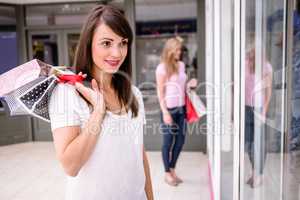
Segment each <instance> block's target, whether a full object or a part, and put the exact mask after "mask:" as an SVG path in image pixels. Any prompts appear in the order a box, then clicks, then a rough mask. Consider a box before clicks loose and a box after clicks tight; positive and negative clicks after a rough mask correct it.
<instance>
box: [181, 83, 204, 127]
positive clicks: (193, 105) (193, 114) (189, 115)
mask: <svg viewBox="0 0 300 200" xmlns="http://www.w3.org/2000/svg"><path fill="white" fill-rule="evenodd" d="M185 105H186V119H187V122H188V123H193V122H197V121H198V120H199V119H200V118H201V117H202V116H204V115H205V114H206V107H205V105H204V103H203V102H202V101H201V99H200V97H199V96H198V95H197V94H196V92H195V91H194V90H189V89H188V90H187V92H186V96H185Z"/></svg>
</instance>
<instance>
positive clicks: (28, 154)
mask: <svg viewBox="0 0 300 200" xmlns="http://www.w3.org/2000/svg"><path fill="white" fill-rule="evenodd" d="M148 157H149V161H150V165H151V166H150V167H151V174H152V181H153V187H154V193H155V194H154V195H155V199H157V200H200V199H201V200H209V199H210V198H209V191H208V177H207V162H208V161H207V157H206V156H205V155H203V154H202V153H200V152H183V153H182V155H181V157H180V159H179V162H178V166H177V168H178V174H179V175H180V176H181V177H182V179H183V180H184V183H183V184H181V185H179V186H177V187H171V186H168V185H167V184H165V183H164V182H163V166H162V161H161V156H160V152H148ZM64 180H65V179H64V174H63V171H62V169H61V168H60V166H59V163H58V162H57V160H56V158H55V154H54V147H53V143H51V142H34V143H32V142H31V143H22V144H16V145H8V146H2V147H0V200H50V199H51V200H63V199H64V188H65V182H64Z"/></svg>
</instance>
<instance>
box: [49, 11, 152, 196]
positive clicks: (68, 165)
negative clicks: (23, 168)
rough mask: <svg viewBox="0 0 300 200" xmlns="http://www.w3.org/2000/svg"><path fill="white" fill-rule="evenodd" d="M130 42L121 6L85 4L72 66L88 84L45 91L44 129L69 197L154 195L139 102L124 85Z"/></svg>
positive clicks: (128, 78)
mask: <svg viewBox="0 0 300 200" xmlns="http://www.w3.org/2000/svg"><path fill="white" fill-rule="evenodd" d="M132 39H133V33H132V30H131V28H130V26H129V24H128V22H127V20H126V19H125V17H124V13H123V11H121V10H119V9H118V8H116V7H113V6H109V5H99V6H97V7H95V8H94V9H92V10H91V12H90V14H89V16H88V18H87V20H86V22H85V24H84V26H83V28H82V32H81V36H80V39H79V44H78V47H77V51H76V56H75V64H74V66H75V67H76V71H77V73H79V74H85V76H86V78H87V80H88V81H91V88H90V87H87V86H85V85H83V84H81V83H76V84H75V87H74V86H72V85H70V84H59V85H58V86H57V87H56V88H55V90H54V91H53V94H52V96H51V101H50V106H49V110H50V119H51V129H52V132H53V138H54V145H55V149H56V154H57V157H58V159H59V161H60V163H61V165H62V167H63V169H64V171H65V173H66V174H67V175H68V184H67V192H66V199H68V200H71V199H72V200H83V199H89V200H99V199H122V200H133V199H153V194H152V186H151V179H150V173H149V166H148V161H147V157H146V153H145V150H144V148H143V125H144V123H145V111H144V105H143V99H142V94H141V92H140V91H139V90H138V89H137V88H136V87H135V86H133V85H132V84H131V43H132Z"/></svg>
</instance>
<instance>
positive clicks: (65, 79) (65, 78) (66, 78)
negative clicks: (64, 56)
mask: <svg viewBox="0 0 300 200" xmlns="http://www.w3.org/2000/svg"><path fill="white" fill-rule="evenodd" d="M83 80H84V77H83V76H81V75H76V74H64V75H60V76H58V82H59V83H69V84H71V85H74V84H75V83H76V82H79V83H82V81H83Z"/></svg>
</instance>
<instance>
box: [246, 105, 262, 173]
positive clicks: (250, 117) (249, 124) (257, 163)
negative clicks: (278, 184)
mask: <svg viewBox="0 0 300 200" xmlns="http://www.w3.org/2000/svg"><path fill="white" fill-rule="evenodd" d="M254 110H258V111H260V110H261V109H257V108H256V109H255V108H253V107H251V106H246V107H245V150H246V152H247V153H248V156H249V160H250V162H251V167H252V170H253V169H256V170H258V172H259V174H260V175H261V174H263V171H264V166H265V162H266V157H267V145H266V140H267V138H266V136H267V135H266V133H265V125H264V124H262V125H261V126H260V127H259V132H258V133H254V132H255V129H254V125H255V124H254V117H255V116H254ZM255 134H259V137H258V141H255V140H254V137H255ZM255 152H257V153H256V154H257V157H256V158H255Z"/></svg>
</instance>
